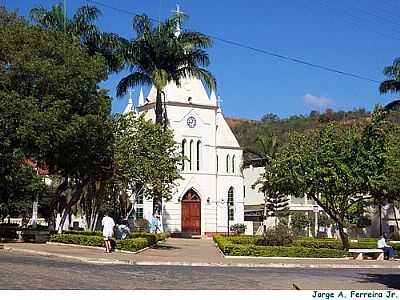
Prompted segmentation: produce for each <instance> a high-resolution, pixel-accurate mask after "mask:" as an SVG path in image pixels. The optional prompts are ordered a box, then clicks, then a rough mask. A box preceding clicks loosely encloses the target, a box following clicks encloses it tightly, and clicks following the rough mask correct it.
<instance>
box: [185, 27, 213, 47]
mask: <svg viewBox="0 0 400 300" xmlns="http://www.w3.org/2000/svg"><path fill="white" fill-rule="evenodd" d="M178 40H179V42H181V43H183V44H187V45H192V46H194V47H196V48H210V47H212V45H213V40H212V39H211V38H210V37H209V36H207V35H205V34H203V33H200V32H195V31H184V32H182V33H181V35H180V36H179V37H178Z"/></svg>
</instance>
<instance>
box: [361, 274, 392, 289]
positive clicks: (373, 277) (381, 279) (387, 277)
mask: <svg viewBox="0 0 400 300" xmlns="http://www.w3.org/2000/svg"><path fill="white" fill-rule="evenodd" d="M360 275H361V276H363V277H366V278H365V279H364V280H363V281H364V282H374V283H380V284H383V285H385V286H386V287H387V288H391V289H400V274H376V273H375V274H372V273H367V274H365V273H364V274H360Z"/></svg>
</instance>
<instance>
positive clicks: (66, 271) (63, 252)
mask: <svg viewBox="0 0 400 300" xmlns="http://www.w3.org/2000/svg"><path fill="white" fill-rule="evenodd" d="M4 246H5V247H4V249H3V250H0V272H1V274H3V276H1V277H0V288H1V289H292V288H294V286H297V287H299V288H300V289H386V288H400V263H399V262H397V261H395V262H389V261H380V262H377V261H355V260H352V259H293V258H286V259H285V258H269V259H267V258H225V257H224V256H223V255H222V253H221V252H220V251H219V249H218V248H217V247H216V246H215V245H214V243H213V241H212V240H209V239H168V240H167V241H166V242H165V243H161V244H159V245H158V246H156V247H154V248H150V249H147V250H145V251H142V252H140V253H137V254H132V253H120V252H114V253H110V254H107V253H104V251H103V250H102V249H96V248H81V247H76V246H75V247H74V246H70V245H52V244H50V245H49V244H29V243H8V244H5V245H4Z"/></svg>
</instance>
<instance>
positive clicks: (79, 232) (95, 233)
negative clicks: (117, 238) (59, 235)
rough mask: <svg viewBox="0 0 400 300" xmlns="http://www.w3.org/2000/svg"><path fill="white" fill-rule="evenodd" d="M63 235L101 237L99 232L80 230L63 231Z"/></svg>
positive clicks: (101, 234)
mask: <svg viewBox="0 0 400 300" xmlns="http://www.w3.org/2000/svg"><path fill="white" fill-rule="evenodd" d="M63 234H77V235H89V236H103V233H102V232H101V231H80V230H64V231H63Z"/></svg>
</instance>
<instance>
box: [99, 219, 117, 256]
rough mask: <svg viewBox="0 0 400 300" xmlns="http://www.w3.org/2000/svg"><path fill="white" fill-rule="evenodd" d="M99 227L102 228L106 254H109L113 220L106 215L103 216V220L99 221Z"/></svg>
mask: <svg viewBox="0 0 400 300" xmlns="http://www.w3.org/2000/svg"><path fill="white" fill-rule="evenodd" d="M101 225H102V226H103V237H104V244H105V246H106V251H105V252H107V253H110V252H111V238H112V236H113V234H114V226H115V223H114V220H113V218H111V217H109V216H108V215H107V214H105V215H104V217H103V220H102V221H101Z"/></svg>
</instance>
